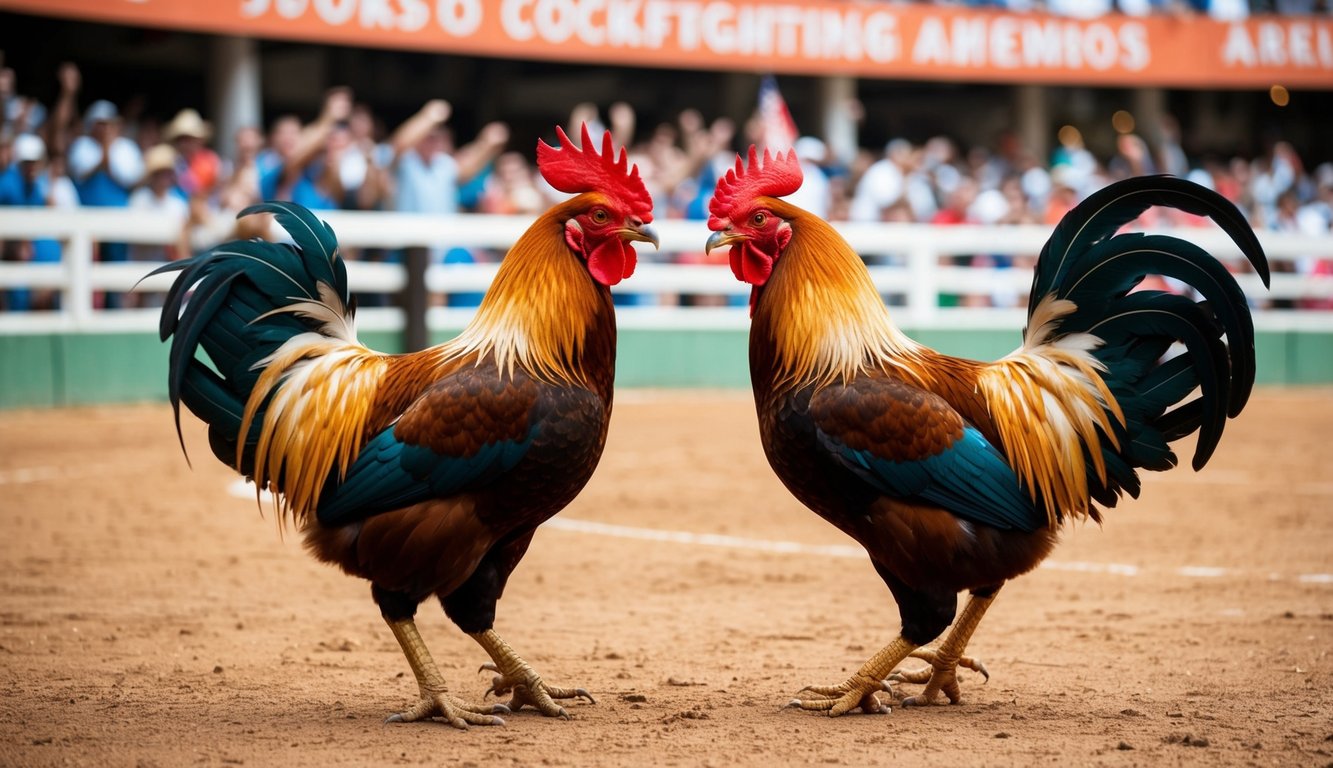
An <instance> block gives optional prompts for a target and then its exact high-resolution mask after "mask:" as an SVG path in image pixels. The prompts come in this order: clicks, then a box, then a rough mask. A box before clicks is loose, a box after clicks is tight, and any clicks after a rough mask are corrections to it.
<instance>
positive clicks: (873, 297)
mask: <svg viewBox="0 0 1333 768" xmlns="http://www.w3.org/2000/svg"><path fill="white" fill-rule="evenodd" d="M801 180H802V175H801V168H800V165H799V163H798V162H797V160H796V157H795V154H794V153H791V152H789V153H788V154H786V155H785V156H783V155H778V156H776V157H770V156H769V154H768V153H767V152H765V153H764V155H763V160H762V161H760V159H759V158H758V157H757V156H756V152H755V149H754V148H753V147H751V148H750V151H749V157H748V167H747V164H746V162H744V161H743V160H742V159H741V158H740V157H738V158H737V160H736V167H735V168H734V169H733V170H729V171H728V172H727V174H726V176H725V178H724V179H723V180H722V181H721V182H720V183H719V184H718V187H717V191H716V193H715V195H714V198H713V200H712V202H711V203H710V208H709V211H710V213H711V216H710V218H709V221H708V226H709V228H710V229H712V230H713V234H712V236H711V237H710V238H709V240H708V243H707V245H706V248H707V249H708V250H709V251H711V250H713V249H715V248H719V247H723V246H730V247H731V250H730V262H731V268H732V270H733V272H734V273H735V275H736V277H737V279H739V280H742V281H744V282H747V283H749V284H751V285H752V286H753V288H752V290H751V316H752V324H751V329H750V376H751V381H752V384H753V389H754V398H755V407H756V410H757V412H758V417H759V428H760V434H761V439H762V442H763V447H764V452H765V454H766V455H767V457H768V460H769V463H770V464H771V465H772V467H773V469H774V471H775V472H776V473H777V475H778V477H779V478H780V479H781V480H782V482H783V483H784V484H785V485H786V487H787V488H788V490H790V491H791V492H792V494H793V495H794V496H795V497H796V498H797V499H799V500H800V501H801V502H802V503H804V504H805V505H806V506H808V507H810V508H811V509H812V510H814V511H815V512H816V513H818V514H819V515H820V516H821V517H823V518H824V519H825V520H827V521H829V522H830V523H832V524H833V525H835V526H837V527H838V528H839V529H840V530H842V531H843V532H845V533H846V534H848V535H849V536H851V537H852V538H854V539H855V540H856V541H857V542H859V543H860V544H861V545H862V546H864V547H865V549H866V552H867V553H868V554H869V556H870V559H871V562H872V563H873V565H874V567H875V570H876V571H877V572H878V574H879V575H880V577H881V578H882V579H883V580H884V582H885V584H886V585H887V586H888V588H889V591H890V592H891V593H892V594H893V597H894V600H895V601H896V602H897V604H898V611H899V614H900V618H901V622H902V624H901V631H900V633H899V635H898V637H897V638H896V639H895V640H894V641H893V642H891V643H890V644H889V645H888V646H886V647H885V648H883V649H882V650H881V651H879V653H877V654H875V655H874V656H873V657H872V658H871V659H869V660H868V661H867V662H866V663H865V664H864V665H863V666H862V667H861V668H860V669H859V670H858V671H857V672H856V673H855V674H853V675H852V676H851V677H850V678H848V679H847V680H846V681H844V682H842V683H840V684H838V685H829V686H807V687H806V688H803V689H802V690H801V691H799V692H798V693H797V697H796V698H795V699H793V700H792V701H791V702H790V705H789V706H794V707H799V708H801V709H805V710H816V711H826V712H827V713H828V714H829V715H840V714H843V713H846V712H850V711H853V710H857V709H859V710H860V711H862V712H884V711H887V710H888V708H887V706H886V705H884V704H883V703H882V702H881V701H880V700H879V697H878V696H877V695H876V694H877V692H879V691H886V692H889V693H891V694H892V688H891V686H890V683H892V682H900V683H901V682H907V683H913V684H922V683H924V684H925V688H924V690H923V691H921V693H920V694H919V695H918V696H914V697H910V698H907V699H905V700H904V703H905V704H912V705H915V704H929V703H934V702H935V701H937V700H938V698H939V694H940V693H941V692H943V693H944V695H945V696H947V697H948V699H949V701H951V702H957V701H958V700H959V696H960V689H959V685H958V680H957V669H958V667H959V666H963V667H964V668H969V669H974V670H976V671H978V672H981V673H982V674H983V675H987V677H989V675H988V673H987V672H986V670H985V666H984V665H983V664H981V663H980V662H979V661H977V660H975V659H973V658H971V657H969V656H965V655H964V651H965V650H966V647H967V643H968V640H969V638H970V637H971V635H972V633H973V631H974V630H975V629H976V627H977V624H978V623H979V622H980V620H981V618H982V616H983V614H984V613H985V612H986V609H987V608H988V607H989V606H990V604H991V602H992V601H993V600H994V599H995V596H996V593H997V592H998V591H999V589H1000V587H1001V586H1002V585H1003V584H1004V583H1005V582H1006V581H1008V580H1009V579H1012V578H1014V577H1016V576H1019V575H1021V574H1023V573H1026V572H1027V571H1029V570H1031V569H1032V568H1034V567H1036V566H1037V564H1038V563H1040V562H1041V561H1042V560H1043V559H1044V558H1045V557H1046V556H1047V555H1048V554H1049V553H1050V551H1051V549H1052V547H1053V546H1054V545H1055V543H1056V538H1057V533H1058V531H1059V529H1060V526H1061V524H1062V522H1064V521H1067V520H1080V519H1086V518H1091V519H1093V520H1096V521H1100V520H1101V511H1100V509H1099V508H1098V506H1097V505H1101V506H1102V507H1112V506H1115V504H1116V502H1117V500H1118V499H1119V498H1120V497H1121V495H1122V494H1128V495H1129V496H1131V497H1137V496H1138V494H1139V490H1140V483H1139V477H1138V470H1139V469H1145V470H1154V471H1160V470H1166V469H1170V468H1171V467H1173V466H1175V464H1176V456H1175V454H1174V453H1173V452H1172V450H1171V448H1170V446H1169V443H1171V442H1172V441H1175V440H1177V439H1179V438H1181V437H1184V436H1186V435H1188V434H1191V433H1193V432H1195V431H1198V432H1199V439H1198V443H1197V446H1196V449H1195V452H1194V462H1193V463H1194V468H1195V469H1196V470H1198V469H1200V468H1202V467H1203V465H1204V464H1205V463H1206V462H1207V461H1208V458H1209V457H1210V456H1211V455H1212V453H1213V450H1214V448H1215V447H1216V446H1217V443H1218V440H1219V438H1220V437H1221V435H1222V429H1223V426H1224V425H1225V423H1226V421H1227V418H1228V417H1234V416H1236V415H1238V414H1239V413H1240V411H1241V409H1242V408H1243V407H1244V406H1245V402H1246V400H1247V398H1248V397H1249V394H1250V390H1251V387H1252V385H1253V383H1254V372H1255V360H1254V326H1253V321H1252V319H1251V317H1250V314H1249V309H1248V308H1247V305H1246V300H1245V296H1244V294H1243V293H1242V292H1241V289H1240V287H1239V286H1238V285H1237V283H1236V280H1235V279H1234V278H1233V277H1232V276H1231V275H1230V274H1229V273H1228V272H1227V270H1226V269H1225V267H1224V266H1223V265H1222V264H1221V263H1220V262H1219V261H1217V260H1216V259H1215V258H1213V257H1212V256H1211V255H1209V254H1208V253H1206V252H1204V251H1203V250H1201V249H1200V248H1198V247H1197V246H1195V245H1193V244H1191V243H1188V242H1185V241H1183V240H1179V239H1176V238H1172V237H1166V236H1161V235H1144V234H1116V231H1117V230H1119V229H1120V228H1121V227H1122V226H1123V225H1124V224H1126V223H1128V222H1130V221H1132V220H1133V219H1135V218H1137V217H1138V216H1139V215H1140V214H1141V213H1143V212H1144V211H1145V210H1146V209H1147V208H1148V207H1150V206H1153V205H1161V206H1171V207H1175V208H1179V209H1182V210H1184V211H1188V212H1189V213H1192V214H1195V215H1199V216H1208V217H1210V218H1211V219H1213V220H1214V221H1215V222H1216V223H1217V224H1219V225H1220V226H1221V227H1222V228H1223V229H1224V230H1225V231H1226V232H1227V233H1228V234H1229V235H1230V236H1231V237H1232V239H1233V240H1234V241H1235V242H1236V243H1237V244H1238V245H1239V246H1240V249H1241V251H1242V252H1243V253H1244V254H1245V256H1246V257H1247V258H1248V259H1249V261H1250V263H1251V264H1252V265H1253V266H1254V269H1255V271H1256V272H1258V274H1259V275H1260V276H1261V277H1262V278H1263V280H1264V283H1265V285H1266V284H1267V282H1268V265H1267V261H1266V259H1265V257H1264V254H1263V250H1262V248H1261V247H1260V245H1259V241H1258V239H1257V238H1256V237H1255V235H1254V232H1253V231H1252V230H1251V229H1250V227H1249V226H1248V225H1247V224H1246V222H1245V219H1244V218H1243V217H1242V215H1241V214H1240V212H1239V211H1237V210H1236V208H1235V206H1233V205H1232V204H1231V203H1229V202H1227V201H1226V200H1225V199H1224V198H1222V197H1221V196H1220V195H1217V194H1215V193H1213V192H1211V191H1209V190H1207V189H1205V188H1203V187H1200V186H1198V185H1196V184H1193V183H1190V182H1188V181H1184V180H1181V179H1176V178H1171V177H1166V176H1155V177H1147V178H1137V179H1131V180H1128V181H1122V182H1118V183H1115V184H1112V185H1110V186H1108V187H1106V188H1105V189H1102V190H1101V191H1099V192H1097V193H1095V194H1093V195H1092V196H1090V197H1089V198H1088V199H1087V200H1086V201H1084V202H1083V203H1082V204H1080V205H1078V206H1077V207H1076V208H1074V209H1073V210H1072V211H1070V212H1069V213H1068V214H1067V215H1066V216H1065V217H1064V218H1063V219H1062V220H1061V221H1060V223H1059V224H1058V225H1057V226H1056V228H1055V230H1054V232H1053V233H1052V235H1051V237H1050V239H1049V240H1048V242H1047V243H1046V245H1045V247H1044V248H1043V250H1042V253H1041V255H1040V259H1039V261H1038V262H1037V265H1036V269H1035V274H1034V277H1033V283H1032V292H1031V298H1030V301H1029V304H1028V323H1027V327H1026V329H1025V330H1024V332H1023V342H1022V345H1021V346H1020V347H1019V348H1018V349H1017V350H1016V351H1014V352H1012V353H1011V354H1009V355H1007V356H1006V357H1004V358H1002V359H1000V360H998V361H996V362H993V363H983V362H976V361H972V360H965V359H960V358H956V357H950V356H947V355H944V354H941V353H939V352H936V351H934V350H932V349H929V348H927V347H925V346H923V345H921V344H918V343H916V342H915V341H913V340H911V339H910V338H908V337H907V336H906V335H905V334H904V333H902V332H901V331H900V330H899V329H898V328H897V327H896V326H895V325H894V324H893V322H892V321H891V320H890V318H889V313H888V311H887V310H886V308H885V306H884V304H883V302H882V301H881V300H880V297H879V294H878V292H877V291H876V289H875V286H874V284H873V283H872V282H871V280H870V276H869V273H868V272H867V270H866V268H865V266H864V264H863V262H862V261H861V259H860V258H859V257H858V255H857V253H856V252H855V251H854V250H852V248H851V247H850V246H848V244H847V243H846V242H845V241H844V240H843V239H842V237H841V236H839V235H838V233H837V232H835V231H834V229H833V228H832V227H831V226H829V225H828V224H827V223H826V222H824V221H821V220H820V219H819V218H817V217H815V216H812V215H811V214H809V213H807V212H805V211H803V210H801V209H799V208H797V207H795V206H793V205H790V204H788V203H786V202H784V201H782V200H780V199H778V198H780V197H782V196H783V195H789V194H791V193H792V192H794V191H796V189H797V188H798V187H800V185H801ZM1150 274H1158V275H1164V276H1167V277H1171V278H1175V279H1177V280H1180V281H1183V282H1184V283H1186V284H1188V285H1190V286H1191V287H1193V288H1194V289H1195V290H1197V291H1198V292H1199V294H1200V295H1201V296H1202V297H1203V301H1199V302H1195V301H1193V300H1191V299H1189V298H1186V297H1184V296H1179V295H1173V294H1169V293H1165V292H1160V291H1148V290H1141V291H1134V288H1135V287H1136V286H1137V285H1138V283H1139V282H1140V281H1141V280H1143V278H1144V277H1145V276H1146V275H1150ZM1223 335H1225V337H1226V341H1225V342H1224V341H1223V339H1222V336H1223ZM1176 343H1180V344H1182V345H1183V347H1184V352H1183V353H1182V354H1178V355H1175V356H1171V354H1170V352H1171V351H1173V350H1172V347H1173V345H1174V344H1176ZM1196 389H1197V390H1198V391H1199V392H1200V394H1199V396H1198V397H1196V398H1194V399H1191V400H1189V402H1186V403H1184V404H1180V403H1182V401H1184V400H1185V399H1186V398H1187V397H1188V396H1189V395H1190V394H1191V393H1192V392H1193V391H1195V390H1196ZM1173 406H1174V407H1173ZM962 591H967V592H969V593H970V595H969V597H968V600H967V603H966V605H965V606H964V607H963V609H962V611H961V613H959V614H958V616H957V621H956V622H954V617H955V612H956V610H957V596H958V593H959V592H962ZM951 622H953V628H952V629H951V630H950V631H949V633H948V634H947V635H946V636H945V637H944V638H943V639H942V640H940V642H939V643H938V644H936V645H928V644H929V643H931V642H932V641H933V640H936V638H938V637H939V636H940V635H941V633H943V632H944V630H945V629H946V628H948V627H949V625H950V623H951ZM908 657H915V658H918V659H923V660H925V661H926V662H927V663H928V664H929V666H928V667H926V668H924V669H920V670H902V671H898V672H896V673H894V670H895V669H897V668H898V665H899V664H900V663H902V662H903V661H904V660H906V659H907V658H908Z"/></svg>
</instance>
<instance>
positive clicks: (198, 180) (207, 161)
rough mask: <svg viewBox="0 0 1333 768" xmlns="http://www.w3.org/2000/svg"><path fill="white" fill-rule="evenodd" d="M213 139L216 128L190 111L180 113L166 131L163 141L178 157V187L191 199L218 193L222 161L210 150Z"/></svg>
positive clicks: (163, 132)
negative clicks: (171, 147)
mask: <svg viewBox="0 0 1333 768" xmlns="http://www.w3.org/2000/svg"><path fill="white" fill-rule="evenodd" d="M212 136H213V128H212V126H210V125H209V124H208V122H207V121H205V120H204V119H203V118H202V117H200V116H199V113H198V112H196V111H195V110H193V109H188V108H187V109H182V110H181V111H179V112H177V113H176V116H175V117H173V118H172V119H171V122H170V123H167V127H166V128H165V129H163V131H162V138H163V139H164V140H165V141H167V142H169V143H170V144H171V146H173V147H174V148H175V150H176V153H177V155H176V156H177V160H176V177H177V183H178V184H179V185H180V188H181V190H183V191H184V192H185V194H186V195H188V196H189V197H195V196H196V195H199V196H204V197H207V196H209V195H211V194H213V192H214V190H215V189H217V184H218V177H219V175H220V173H221V169H222V160H221V159H220V158H219V157H218V155H217V153H216V152H214V151H213V150H212V149H209V147H208V140H209V139H210V138H212Z"/></svg>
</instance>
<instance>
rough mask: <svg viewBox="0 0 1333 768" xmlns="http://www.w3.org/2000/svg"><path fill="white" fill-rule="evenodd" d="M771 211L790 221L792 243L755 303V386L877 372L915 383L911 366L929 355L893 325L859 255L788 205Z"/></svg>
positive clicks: (830, 231)
mask: <svg viewBox="0 0 1333 768" xmlns="http://www.w3.org/2000/svg"><path fill="white" fill-rule="evenodd" d="M775 202H776V201H775ZM772 208H773V211H774V213H776V214H777V215H779V216H781V217H782V218H784V219H786V220H787V221H789V222H790V223H791V225H792V239H791V241H790V242H789V243H788V244H787V247H786V248H785V249H784V250H783V252H782V255H781V256H779V257H778V259H777V261H776V263H775V264H774V265H773V273H772V276H771V277H770V278H769V280H768V282H767V284H765V285H764V287H763V288H761V289H760V290H759V295H758V296H757V297H756V302H755V309H754V321H753V324H752V327H751V331H750V363H751V366H750V367H751V371H752V377H753V378H754V383H755V386H756V387H759V386H760V385H761V382H762V383H763V385H764V386H765V387H766V388H783V389H785V388H795V387H800V386H804V385H806V384H811V383H813V384H817V385H824V384H829V383H832V382H834V381H847V380H850V379H852V378H854V377H855V376H857V375H859V374H861V373H863V372H865V371H867V370H871V369H881V370H892V369H897V370H898V371H900V372H901V373H902V374H903V375H905V376H906V377H907V378H909V379H917V378H918V376H917V374H916V372H915V370H914V366H913V365H912V363H913V362H915V361H916V360H918V359H919V358H920V357H921V356H922V354H923V353H924V352H925V351H926V350H925V348H924V347H922V346H921V345H919V344H917V343H916V342H914V341H912V340H911V339H910V338H908V337H907V336H906V335H905V334H904V333H903V332H902V331H901V330H899V329H898V327H897V326H896V325H894V323H893V321H892V319H891V318H890V317H889V312H888V309H887V308H886V307H885V306H884V302H883V300H882V299H881V298H880V295H879V292H878V291H877V290H876V289H875V285H874V283H873V282H871V280H870V274H869V272H867V271H866V267H865V264H864V263H863V262H862V261H861V257H860V256H858V255H857V254H856V252H855V251H853V250H852V249H851V247H850V246H848V245H847V243H846V241H844V240H843V239H842V237H841V236H839V235H838V234H837V232H835V231H834V230H833V228H832V227H830V226H829V225H828V224H827V223H825V222H824V221H822V220H820V219H817V218H815V217H813V216H810V215H809V214H806V213H805V212H803V211H801V210H800V209H797V208H794V207H792V206H788V205H786V204H782V205H781V206H778V205H774V206H772Z"/></svg>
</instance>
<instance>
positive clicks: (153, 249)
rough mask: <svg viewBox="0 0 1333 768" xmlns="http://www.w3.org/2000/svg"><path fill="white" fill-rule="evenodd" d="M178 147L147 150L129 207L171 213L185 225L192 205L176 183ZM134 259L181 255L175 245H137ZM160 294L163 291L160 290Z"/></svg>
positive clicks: (148, 259)
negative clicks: (142, 169)
mask: <svg viewBox="0 0 1333 768" xmlns="http://www.w3.org/2000/svg"><path fill="white" fill-rule="evenodd" d="M178 160H179V158H178V157H177V154H176V150H175V149H173V148H172V146H171V145H170V144H157V145H155V146H153V147H151V148H150V149H149V150H148V151H147V152H145V153H144V162H143V164H144V183H143V185H142V186H140V187H139V188H138V189H135V190H134V191H133V192H131V193H130V210H134V211H147V212H150V213H154V214H157V215H160V216H164V217H168V218H170V219H171V220H172V221H175V222H177V223H179V224H180V225H181V226H182V227H184V226H185V222H186V220H187V219H188V218H189V217H190V206H189V203H188V202H187V201H186V198H185V195H184V193H182V192H181V190H180V187H178V186H177V183H176V182H177V179H176V168H177V167H178ZM130 255H131V257H132V258H133V259H134V260H135V261H172V260H174V259H176V258H179V254H178V252H177V248H176V247H175V246H174V245H168V246H163V245H135V246H132V247H131V249H130ZM157 296H158V298H160V294H157Z"/></svg>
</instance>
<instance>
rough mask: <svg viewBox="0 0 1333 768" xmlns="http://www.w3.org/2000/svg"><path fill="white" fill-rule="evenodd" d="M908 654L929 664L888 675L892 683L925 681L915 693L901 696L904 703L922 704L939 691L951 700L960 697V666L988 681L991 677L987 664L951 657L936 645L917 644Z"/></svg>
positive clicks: (934, 698)
mask: <svg viewBox="0 0 1333 768" xmlns="http://www.w3.org/2000/svg"><path fill="white" fill-rule="evenodd" d="M911 657H912V658H916V659H921V660H923V661H927V662H930V666H928V667H923V668H921V669H903V670H897V671H895V672H894V673H893V674H892V675H889V682H891V683H911V684H913V685H920V684H922V683H924V684H925V686H926V687H925V689H924V690H922V691H921V693H919V694H917V695H916V696H908V697H906V698H904V699H903V700H902V705H903V706H904V707H922V706H929V705H931V704H936V703H938V699H939V695H940V694H941V693H943V694H944V695H945V696H946V697H947V698H948V699H949V703H950V704H957V703H958V702H959V701H960V700H961V699H962V690H961V689H960V688H959V686H958V668H959V667H963V668H964V669H970V670H972V671H974V672H979V673H980V674H981V675H982V677H984V678H985V679H986V680H987V681H989V680H990V672H989V671H987V670H986V665H985V664H983V663H982V662H981V661H980V660H979V659H974V658H972V657H971V656H959V657H956V658H951V657H949V656H947V655H945V654H943V653H940V651H939V649H938V648H918V649H916V650H915V651H912V654H911Z"/></svg>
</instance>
